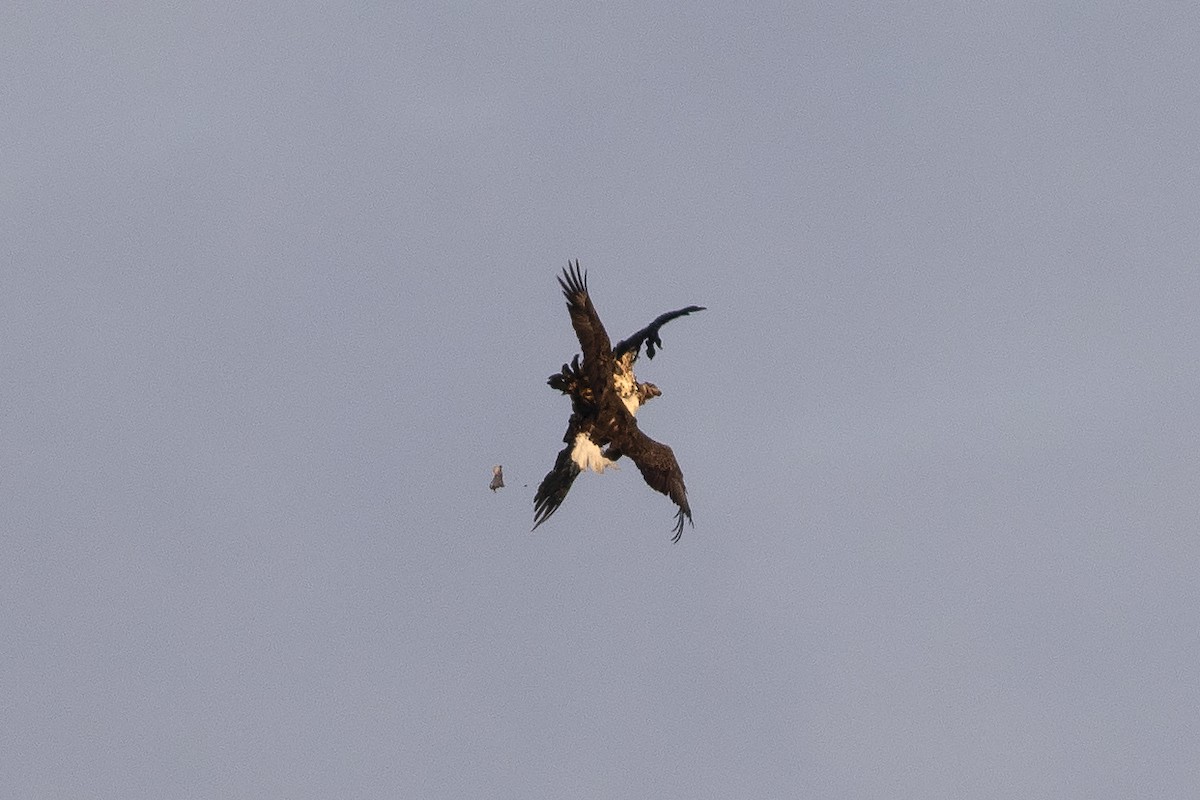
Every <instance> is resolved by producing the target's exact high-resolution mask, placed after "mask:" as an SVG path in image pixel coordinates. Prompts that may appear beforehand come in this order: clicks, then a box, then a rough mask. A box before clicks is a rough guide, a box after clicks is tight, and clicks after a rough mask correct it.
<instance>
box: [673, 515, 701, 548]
mask: <svg viewBox="0 0 1200 800" xmlns="http://www.w3.org/2000/svg"><path fill="white" fill-rule="evenodd" d="M684 517H686V518H687V521H688V524H689V525H691V526H692V527H693V528H694V527H696V523H694V522H692V512H691V510H689V509H686V508H683V507H680V509H679V510H678V511H676V512H675V525H674V527H673V528H672V530H673V531H675V535H674V536H672V537H671V541H672V542H674V543H675V544H679V540H680V539H682V538H683V520H684Z"/></svg>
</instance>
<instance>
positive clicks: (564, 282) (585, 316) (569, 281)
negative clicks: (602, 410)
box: [558, 261, 613, 396]
mask: <svg viewBox="0 0 1200 800" xmlns="http://www.w3.org/2000/svg"><path fill="white" fill-rule="evenodd" d="M558 285H559V286H561V287H562V291H563V295H564V296H565V297H566V298H567V311H568V312H569V313H570V314H571V327H572V328H574V329H575V335H576V336H577V337H579V346H580V347H581V348H582V349H583V373H584V375H585V376H586V377H587V381H588V383H589V384H591V387H592V391H593V392H594V393H595V394H596V395H597V396H599V395H600V394H601V393H603V392H604V390H605V389H606V388H608V387H609V386H611V384H612V374H613V356H612V344H611V343H610V342H609V340H608V333H607V332H606V331H605V330H604V324H603V323H602V322H600V315H599V314H597V313H596V307H595V306H594V305H592V298H591V297H590V296H589V295H588V289H587V273H586V272H580V271H579V262H578V261H576V262H575V263H574V264H573V265H572V264H571V262H569V261H568V262H567V268H566V269H564V270H563V276H562V277H561V278H559V279H558Z"/></svg>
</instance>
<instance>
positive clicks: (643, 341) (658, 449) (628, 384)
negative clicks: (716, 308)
mask: <svg viewBox="0 0 1200 800" xmlns="http://www.w3.org/2000/svg"><path fill="white" fill-rule="evenodd" d="M558 283H559V285H560V286H561V287H562V291H563V295H564V296H565V297H566V298H567V311H568V312H569V313H570V315H571V327H573V328H574V329H575V335H576V336H577V337H579V346H580V348H581V349H582V350H583V363H582V364H580V362H579V356H578V355H576V356H575V358H574V359H573V360H572V361H571V363H570V364H563V367H562V370H561V371H560V372H558V373H556V374H554V375H551V376H550V379H549V380H548V381H547V383H549V384H550V386H551V387H552V388H554V389H557V390H559V391H560V392H562V393H563V394H565V395H568V396H569V397H570V398H571V419H570V421H569V423H568V424H567V433H566V435H565V436H563V441H564V442H565V443H566V445H567V446H566V447H564V448H563V449H562V450H561V451H560V452H559V454H558V458H557V459H556V460H555V462H554V468H553V469H552V470H550V472H548V473H547V474H546V477H545V478H543V479H542V483H541V485H540V486H538V489H537V494H536V495H535V496H534V499H533V508H534V525H533V527H534V529H536V528H537V527H538V525H541V524H542V523H543V522H545V521H546V520H547V519H549V518H550V515H552V514H553V513H554V512H555V511H557V510H558V507H559V506H560V505H562V502H563V500H564V499H565V498H566V496H567V492H569V491H570V489H571V484H572V483H573V482H574V481H575V478H577V477H578V476H579V473H580V472H583V471H585V470H588V469H590V470H592V471H593V472H597V473H603V472H604V470H606V469H608V468H609V467H610V466H613V462H614V461H616V460H617V459H619V458H620V457H621V456H628V457H629V458H630V459H631V460H632V461H633V463H634V464H636V465H637V468H638V469H639V470H640V471H641V473H642V477H643V478H644V479H645V481H646V483H647V484H649V485H650V488H652V489H654V490H656V491H659V492H662V493H663V494H665V495H666V496H667V497H669V498H671V500H672V501H673V502H674V503H675V505H677V506H679V511H678V512H676V514H675V527H674V531H675V536H674V538H673V540H672V541H676V542H678V541H679V537H680V536H682V535H683V521H684V519H687V521H688V523H689V524H690V523H691V522H692V510H691V508H690V507H689V506H688V500H687V489H686V487H685V486H684V484H683V472H682V471H681V470H680V469H679V463H678V462H677V461H676V460H675V454H674V453H673V452H671V448H669V447H667V446H666V445H665V444H662V443H661V442H656V441H654V440H653V439H651V438H650V437H649V436H647V435H646V434H644V433H642V432H641V430H640V429H639V428H638V424H637V420H636V419H634V415H635V414H636V413H637V410H638V408H639V407H640V406H641V405H642V404H643V403H645V402H646V401H648V400H650V399H651V398H654V397H658V396H659V395H661V394H662V392H661V391H659V389H658V387H657V386H655V385H654V384H653V383H639V382H638V380H637V377H636V376H635V375H634V374H633V364H634V362H635V361H637V358H638V355H639V354H640V353H641V349H642V346H643V345H645V347H646V356H647V357H649V358H654V353H655V349H656V348H660V347H662V339H661V338H659V330H660V329H661V328H662V326H663V325H665V324H667V323H668V322H670V321H671V320H673V319H675V318H677V317H682V316H685V315H687V314H691V313H692V312H694V311H703V310H704V308H703V307H702V306H688V307H687V308H681V309H679V310H678V311H669V312H667V313H666V314H663V315H661V316H660V317H658V318H657V319H655V320H654V321H653V322H651V323H650V324H649V325H647V326H646V327H645V328H642V329H641V330H640V331H638V332H637V333H635V334H633V335H632V336H630V337H629V338H628V339H625V340H623V341H621V342H618V343H617V346H616V347H613V346H612V344H611V342H610V341H609V339H608V334H607V333H606V332H605V330H604V325H603V323H601V322H600V316H599V315H598V314H597V313H596V307H595V306H594V305H592V299H591V297H590V296H589V295H588V288H587V273H581V272H580V271H579V262H578V261H576V262H575V263H574V264H571V263H570V262H567V268H566V269H564V270H563V274H562V277H560V278H559V279H558ZM496 478H497V479H498V480H499V481H500V482H501V483H500V485H503V482H502V481H503V478H502V477H500V474H499V472H498V471H497V476H496ZM493 488H495V487H493Z"/></svg>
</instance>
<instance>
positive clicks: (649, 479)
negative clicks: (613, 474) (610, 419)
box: [613, 418, 694, 542]
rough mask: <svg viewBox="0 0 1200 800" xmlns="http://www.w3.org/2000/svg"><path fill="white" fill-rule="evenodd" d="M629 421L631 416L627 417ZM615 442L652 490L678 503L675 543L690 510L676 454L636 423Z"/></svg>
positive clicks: (681, 534)
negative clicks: (645, 432) (644, 431)
mask: <svg viewBox="0 0 1200 800" xmlns="http://www.w3.org/2000/svg"><path fill="white" fill-rule="evenodd" d="M630 421H631V422H632V421H633V420H632V418H631V419H630ZM613 442H614V445H615V446H618V447H619V448H620V450H621V452H622V454H623V455H626V456H628V457H629V458H630V459H632V460H633V463H635V464H637V468H638V469H639V470H640V471H641V473H642V478H644V479H645V481H646V483H647V484H648V485H649V486H650V488H651V489H653V490H655V491H656V492H662V493H663V494H665V495H666V496H667V497H669V498H671V500H672V501H673V502H674V503H675V505H677V506H679V511H678V512H676V514H675V528H674V530H675V537H674V538H673V539H672V541H675V542H678V541H679V537H681V536H683V521H684V519H685V518H686V519H687V521H688V524H694V523H692V509H691V507H690V506H689V505H688V499H687V487H686V486H684V485H683V471H682V470H681V469H679V462H678V461H676V460H675V453H673V452H672V451H671V448H669V447H667V446H666V445H665V444H663V443H662V442H656V441H654V440H653V439H651V438H650V437H649V436H647V435H646V434H644V433H642V432H641V431H640V430H638V427H637V424H636V423H634V424H633V425H631V426H629V427H626V428H625V429H624V430H623V431H622V432H621V435H620V437H614V439H613Z"/></svg>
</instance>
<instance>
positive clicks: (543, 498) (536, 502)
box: [533, 426, 579, 531]
mask: <svg viewBox="0 0 1200 800" xmlns="http://www.w3.org/2000/svg"><path fill="white" fill-rule="evenodd" d="M572 427H573V426H572ZM567 433H568V435H569V434H571V431H570V430H568V431H567ZM572 438H573V437H572ZM571 447H572V444H571V443H570V442H568V443H567V446H566V447H564V448H563V449H562V450H560V451H559V452H558V458H557V459H556V460H555V461H554V469H552V470H550V471H549V472H547V473H546V477H544V478H542V483H541V485H540V486H538V488H537V493H536V494H535V495H534V496H533V530H535V531H536V530H537V527H538V525H541V524H542V523H543V522H545V521H546V520H548V519H550V515H552V514H553V513H554V512H555V511H558V507H559V506H561V505H562V501H563V500H565V499H566V497H567V492H569V491H571V484H572V483H574V482H575V478H577V477H578V476H579V466H578V465H577V464H576V463H575V462H574V461H572V460H571Z"/></svg>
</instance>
